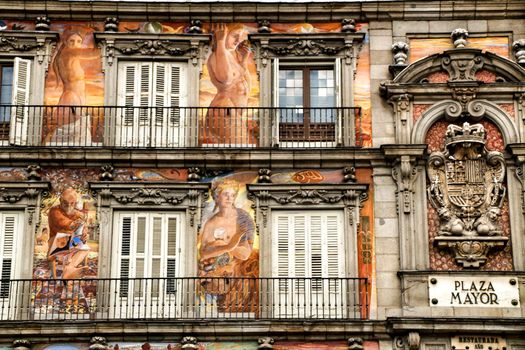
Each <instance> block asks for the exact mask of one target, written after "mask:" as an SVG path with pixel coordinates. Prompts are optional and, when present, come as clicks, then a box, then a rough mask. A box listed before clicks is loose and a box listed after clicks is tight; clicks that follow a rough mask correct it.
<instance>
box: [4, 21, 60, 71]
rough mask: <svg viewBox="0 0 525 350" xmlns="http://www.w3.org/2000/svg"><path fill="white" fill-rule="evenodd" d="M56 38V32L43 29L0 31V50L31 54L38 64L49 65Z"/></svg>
mask: <svg viewBox="0 0 525 350" xmlns="http://www.w3.org/2000/svg"><path fill="white" fill-rule="evenodd" d="M57 40H58V33H56V32H45V31H38V32H37V31H35V32H26V31H1V32H0V52H14V53H17V52H24V53H27V54H33V55H34V57H35V58H36V61H37V62H38V64H45V67H44V68H45V70H46V72H47V67H48V66H49V60H50V57H51V52H52V51H53V49H54V47H55V45H56V42H57Z"/></svg>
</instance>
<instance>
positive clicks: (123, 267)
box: [116, 215, 133, 297]
mask: <svg viewBox="0 0 525 350" xmlns="http://www.w3.org/2000/svg"><path fill="white" fill-rule="evenodd" d="M120 220H121V221H120V247H119V253H118V254H116V256H118V258H119V261H118V266H119V267H118V275H117V276H116V277H118V278H121V280H120V296H121V297H127V296H128V291H129V282H128V280H127V279H128V278H130V277H131V276H130V268H131V267H130V260H131V257H132V253H131V235H132V231H133V218H132V217H130V216H124V215H122V216H121V217H120Z"/></svg>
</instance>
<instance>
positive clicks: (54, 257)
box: [47, 188, 89, 279]
mask: <svg viewBox="0 0 525 350" xmlns="http://www.w3.org/2000/svg"><path fill="white" fill-rule="evenodd" d="M77 204H78V193H77V191H75V190H74V189H73V188H68V189H66V190H64V191H63V192H62V194H61V195H60V204H58V205H56V206H54V207H52V208H51V209H50V210H49V213H48V225H49V239H48V247H49V250H48V255H47V256H48V261H49V263H50V265H51V271H52V274H53V278H57V277H58V276H57V262H62V276H61V277H62V278H63V279H72V278H81V277H82V271H84V270H85V269H87V268H88V267H87V266H82V267H79V265H80V264H81V263H82V262H83V261H84V259H85V258H86V257H87V255H88V253H89V246H88V245H87V244H86V241H87V238H88V233H87V225H86V218H87V214H86V213H85V211H84V210H79V209H77Z"/></svg>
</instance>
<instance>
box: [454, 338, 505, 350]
mask: <svg viewBox="0 0 525 350" xmlns="http://www.w3.org/2000/svg"><path fill="white" fill-rule="evenodd" d="M450 346H451V348H452V349H453V350H505V349H506V348H507V340H506V339H505V338H502V337H496V336H490V335H459V336H455V337H452V338H450Z"/></svg>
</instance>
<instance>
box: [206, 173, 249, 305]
mask: <svg viewBox="0 0 525 350" xmlns="http://www.w3.org/2000/svg"><path fill="white" fill-rule="evenodd" d="M256 176H257V175H256V174H255V173H254V172H239V173H234V174H231V175H227V176H223V177H220V178H215V179H213V181H212V187H211V196H210V201H209V202H208V203H207V205H206V206H205V208H204V211H203V214H202V224H201V227H202V230H201V232H200V234H199V238H198V252H199V262H198V264H199V277H203V278H208V279H207V280H206V281H205V283H202V282H201V286H202V288H203V290H202V292H203V295H202V297H203V298H205V299H206V300H205V301H204V304H205V305H210V306H211V307H215V305H216V307H217V309H218V311H219V312H256V311H257V310H256V308H257V301H258V299H259V297H258V295H257V290H258V288H257V286H256V285H254V283H256V281H255V280H252V279H235V277H248V278H257V277H259V249H258V243H259V242H258V237H257V235H256V232H255V222H254V219H253V209H251V201H249V200H248V199H247V196H246V184H247V183H252V182H255V180H256ZM217 277H234V279H233V280H232V281H231V282H230V283H227V284H225V283H224V279H222V278H217Z"/></svg>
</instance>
